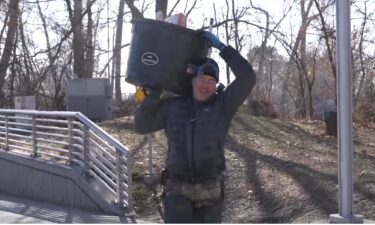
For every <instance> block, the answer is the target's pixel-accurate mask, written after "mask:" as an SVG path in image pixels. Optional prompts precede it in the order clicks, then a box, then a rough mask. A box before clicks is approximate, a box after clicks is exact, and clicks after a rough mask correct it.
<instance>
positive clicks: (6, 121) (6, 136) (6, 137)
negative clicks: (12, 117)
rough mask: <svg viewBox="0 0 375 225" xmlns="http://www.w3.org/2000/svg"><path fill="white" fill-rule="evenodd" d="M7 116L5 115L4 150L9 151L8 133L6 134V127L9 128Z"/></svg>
mask: <svg viewBox="0 0 375 225" xmlns="http://www.w3.org/2000/svg"><path fill="white" fill-rule="evenodd" d="M8 122H9V118H8V115H5V151H9V135H8V128H9V124H8Z"/></svg>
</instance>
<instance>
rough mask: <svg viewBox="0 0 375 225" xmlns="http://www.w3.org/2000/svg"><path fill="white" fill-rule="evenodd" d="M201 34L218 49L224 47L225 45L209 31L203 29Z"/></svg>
mask: <svg viewBox="0 0 375 225" xmlns="http://www.w3.org/2000/svg"><path fill="white" fill-rule="evenodd" d="M202 36H203V38H205V39H206V40H207V41H208V42H209V43H210V44H211V46H212V47H214V48H216V49H219V50H220V51H221V49H223V48H224V47H225V45H224V44H223V43H222V42H221V41H220V40H219V38H217V37H216V36H215V35H214V34H213V33H211V32H208V31H203V32H202Z"/></svg>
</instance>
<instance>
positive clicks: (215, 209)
mask: <svg viewBox="0 0 375 225" xmlns="http://www.w3.org/2000/svg"><path fill="white" fill-rule="evenodd" d="M222 202H223V177H222V176H220V177H218V178H217V179H213V180H209V181H206V182H202V183H195V184H191V183H185V182H182V181H176V180H171V179H168V180H167V183H166V186H165V200H164V214H165V222H166V223H221V212H222Z"/></svg>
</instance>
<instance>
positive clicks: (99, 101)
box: [65, 79, 112, 120]
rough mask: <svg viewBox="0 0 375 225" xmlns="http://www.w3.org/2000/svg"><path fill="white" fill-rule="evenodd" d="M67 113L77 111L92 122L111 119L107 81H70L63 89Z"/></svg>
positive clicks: (110, 90)
mask: <svg viewBox="0 0 375 225" xmlns="http://www.w3.org/2000/svg"><path fill="white" fill-rule="evenodd" d="M65 96H66V97H65V101H66V106H67V110H68V111H79V112H81V113H83V114H84V115H85V116H87V117H88V118H90V119H92V120H105V119H111V118H112V88H111V85H110V82H109V79H72V80H68V85H67V87H66V89H65Z"/></svg>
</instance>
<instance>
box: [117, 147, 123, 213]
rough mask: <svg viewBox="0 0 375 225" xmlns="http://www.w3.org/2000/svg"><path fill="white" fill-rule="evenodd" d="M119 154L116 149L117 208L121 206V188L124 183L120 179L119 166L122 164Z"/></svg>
mask: <svg viewBox="0 0 375 225" xmlns="http://www.w3.org/2000/svg"><path fill="white" fill-rule="evenodd" d="M121 156H122V155H121V152H120V151H119V150H117V149H116V177H117V179H116V181H117V182H116V184H117V186H116V195H117V196H116V200H117V203H118V204H119V206H121V205H122V204H123V201H122V200H123V199H122V198H123V195H122V191H123V188H122V183H123V182H124V180H123V179H122V176H121V174H122V169H121V166H122V165H121V164H122V161H121Z"/></svg>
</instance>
